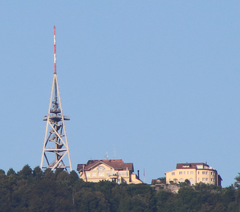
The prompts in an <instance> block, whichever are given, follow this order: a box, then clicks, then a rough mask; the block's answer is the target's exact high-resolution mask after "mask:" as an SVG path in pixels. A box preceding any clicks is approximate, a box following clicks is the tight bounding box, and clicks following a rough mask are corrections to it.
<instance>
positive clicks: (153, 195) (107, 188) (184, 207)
mask: <svg viewBox="0 0 240 212" xmlns="http://www.w3.org/2000/svg"><path fill="white" fill-rule="evenodd" d="M235 180H236V181H235V183H234V185H232V186H229V187H226V188H221V187H217V186H212V185H206V184H203V183H200V184H196V185H195V186H190V185H188V183H181V184H180V185H179V186H180V189H179V191H178V193H176V194H175V193H171V192H169V191H167V190H163V189H160V190H158V191H156V190H155V189H154V188H152V187H150V185H147V184H138V185H134V184H130V185H127V184H117V183H113V182H109V181H101V182H99V183H89V182H84V181H83V180H82V179H80V178H79V176H78V174H77V173H76V172H75V171H72V172H70V173H67V172H66V171H63V170H62V169H57V170H56V171H54V172H52V171H51V170H50V169H46V170H45V171H44V172H43V171H42V170H41V169H40V167H35V168H34V169H31V168H30V166H29V165H25V166H24V167H23V168H22V170H20V171H18V172H15V171H14V170H13V169H9V170H8V172H7V173H5V172H4V171H3V170H0V211H14V212H15V211H18V212H19V211H24V212H25V211H34V212H37V211H44V212H48V211H49V212H50V211H51V212H52V211H58V212H59V211H73V212H75V211H81V212H98V211H103V212H128V211H129V212H208V211H211V212H228V211H229V212H235V211H236V212H237V211H240V174H238V176H237V177H236V178H235Z"/></svg>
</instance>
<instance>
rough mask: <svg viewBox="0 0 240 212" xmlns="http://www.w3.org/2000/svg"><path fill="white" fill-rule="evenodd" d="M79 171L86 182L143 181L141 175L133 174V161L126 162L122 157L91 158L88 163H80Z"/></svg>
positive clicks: (136, 182)
mask: <svg viewBox="0 0 240 212" xmlns="http://www.w3.org/2000/svg"><path fill="white" fill-rule="evenodd" d="M77 171H78V172H79V174H80V178H81V179H83V180H84V181H85V182H99V181H101V180H108V181H111V182H117V183H127V184H129V183H134V184H138V183H142V181H141V180H140V179H139V176H137V175H136V174H133V172H134V168H133V164H132V163H124V162H123V160H121V159H116V160H115V159H113V160H89V161H88V162H87V164H78V165H77Z"/></svg>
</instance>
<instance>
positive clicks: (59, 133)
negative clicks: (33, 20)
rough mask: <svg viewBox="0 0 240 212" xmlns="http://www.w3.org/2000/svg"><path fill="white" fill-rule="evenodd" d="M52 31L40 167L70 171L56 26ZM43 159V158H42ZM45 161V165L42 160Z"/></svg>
mask: <svg viewBox="0 0 240 212" xmlns="http://www.w3.org/2000/svg"><path fill="white" fill-rule="evenodd" d="M53 29H54V30H53V31H54V73H53V81H52V89H51V95H50V102H49V107H48V114H47V116H44V117H43V121H46V122H47V123H46V130H45V136H44V142H43V150H42V158H41V165H40V168H41V169H46V168H50V169H51V170H54V169H56V168H63V169H65V170H66V171H67V170H68V168H70V171H72V164H71V159H70V152H69V146H68V140H67V134H66V128H65V121H68V120H70V117H69V116H64V115H63V110H62V103H61V97H60V92H59V86H58V79H57V67H56V62H57V58H56V28H55V26H54V27H53ZM66 155H68V165H66V164H65V163H64V162H63V158H64V157H65V156H66ZM44 159H45V160H44ZM44 161H45V162H46V163H45V164H46V165H45V166H44V164H43V162H44Z"/></svg>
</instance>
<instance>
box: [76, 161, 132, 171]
mask: <svg viewBox="0 0 240 212" xmlns="http://www.w3.org/2000/svg"><path fill="white" fill-rule="evenodd" d="M99 164H105V165H107V166H109V167H111V168H113V169H115V170H126V169H128V170H130V171H134V168H133V163H124V162H123V160H122V159H113V160H89V161H88V162H87V163H86V164H78V165H77V171H79V172H81V171H83V167H84V170H85V171H89V170H91V169H93V168H94V167H96V166H98V165H99Z"/></svg>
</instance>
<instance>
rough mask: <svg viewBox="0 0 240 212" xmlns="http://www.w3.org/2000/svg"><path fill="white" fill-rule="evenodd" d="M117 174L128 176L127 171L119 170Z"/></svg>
mask: <svg viewBox="0 0 240 212" xmlns="http://www.w3.org/2000/svg"><path fill="white" fill-rule="evenodd" d="M118 175H119V176H128V172H127V171H121V172H118Z"/></svg>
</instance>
